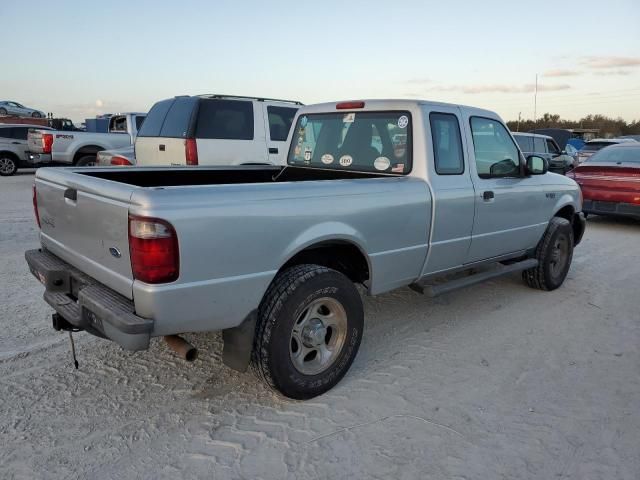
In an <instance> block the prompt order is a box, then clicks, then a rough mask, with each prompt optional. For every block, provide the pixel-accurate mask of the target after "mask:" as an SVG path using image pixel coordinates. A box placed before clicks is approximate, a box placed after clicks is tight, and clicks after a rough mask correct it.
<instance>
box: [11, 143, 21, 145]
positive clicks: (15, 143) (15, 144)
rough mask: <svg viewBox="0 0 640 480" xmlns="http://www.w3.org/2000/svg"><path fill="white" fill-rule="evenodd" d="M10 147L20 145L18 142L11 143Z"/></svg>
mask: <svg viewBox="0 0 640 480" xmlns="http://www.w3.org/2000/svg"><path fill="white" fill-rule="evenodd" d="M11 145H20V142H11Z"/></svg>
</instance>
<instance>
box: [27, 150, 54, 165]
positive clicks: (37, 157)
mask: <svg viewBox="0 0 640 480" xmlns="http://www.w3.org/2000/svg"><path fill="white" fill-rule="evenodd" d="M27 163H30V164H31V165H40V164H41V163H51V155H49V154H45V153H31V152H29V153H27Z"/></svg>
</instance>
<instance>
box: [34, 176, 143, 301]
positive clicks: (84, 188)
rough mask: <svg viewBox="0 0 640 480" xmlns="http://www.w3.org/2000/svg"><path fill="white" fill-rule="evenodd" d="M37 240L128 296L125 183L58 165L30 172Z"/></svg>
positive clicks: (127, 189) (130, 189) (128, 188)
mask: <svg viewBox="0 0 640 480" xmlns="http://www.w3.org/2000/svg"><path fill="white" fill-rule="evenodd" d="M35 184H36V195H37V201H38V213H39V216H40V224H41V235H40V241H41V243H42V245H43V246H44V247H46V248H47V250H49V251H51V252H52V253H54V254H55V255H57V256H59V257H60V258H62V259H63V260H65V261H66V262H68V263H70V264H71V265H73V266H74V267H76V268H77V269H79V270H80V271H82V272H83V273H86V274H87V275H89V276H91V277H93V278H94V279H96V280H98V281H99V282H100V283H102V284H104V285H106V286H108V287H110V288H112V289H113V290H115V291H117V292H118V293H120V294H121V295H124V296H125V297H127V298H129V299H131V298H132V292H131V288H132V285H133V275H132V272H131V262H130V259H129V237H128V221H129V220H128V218H129V199H130V197H131V194H132V192H133V189H134V188H136V187H133V186H131V185H126V184H122V183H116V182H110V181H107V180H102V179H99V178H92V177H88V176H85V175H82V174H78V173H74V172H73V171H69V170H66V169H65V170H62V169H55V170H54V169H42V170H39V171H38V173H37V175H36V181H35Z"/></svg>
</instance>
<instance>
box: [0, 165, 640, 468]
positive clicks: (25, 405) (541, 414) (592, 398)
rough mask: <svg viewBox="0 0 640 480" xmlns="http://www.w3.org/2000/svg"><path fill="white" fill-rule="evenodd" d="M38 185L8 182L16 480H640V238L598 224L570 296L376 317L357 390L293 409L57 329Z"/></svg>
mask: <svg viewBox="0 0 640 480" xmlns="http://www.w3.org/2000/svg"><path fill="white" fill-rule="evenodd" d="M32 181H33V175H32V174H30V173H22V174H20V175H17V176H15V177H11V178H0V212H1V213H0V275H1V276H0V305H1V308H2V312H3V315H2V318H1V319H0V325H1V327H2V328H1V329H0V399H1V403H0V412H1V415H0V477H1V478H3V479H5V478H6V479H11V478H24V479H33V478H65V479H66V478H100V479H105V478H150V479H159V478H171V479H176V478H216V479H218V478H247V479H254V478H263V479H285V478H291V479H297V478H322V479H324V478H326V479H340V478H349V479H359V478H384V479H413V478H421V479H426V478H429V479H431V478H433V479H449V478H455V479H482V480H489V479H499V478H505V479H506V478H508V479H513V478H536V479H545V480H549V479H562V478H571V479H580V480H581V479H607V480H612V479H638V478H640V413H639V412H640V379H639V375H640V355H639V353H638V345H639V341H640V309H638V306H637V301H638V296H639V295H640V249H639V248H638V245H639V244H640V243H639V241H638V240H639V239H640V223H638V222H632V221H623V220H612V219H605V218H598V217H594V218H593V219H589V222H588V226H587V233H586V236H585V239H584V241H583V243H582V244H581V245H580V246H579V247H578V249H577V250H576V253H575V257H574V263H573V266H572V268H571V271H570V273H569V277H568V279H567V281H566V283H565V285H564V286H563V287H562V288H561V289H559V290H557V291H555V292H551V293H544V292H539V291H535V290H531V289H529V288H527V287H526V286H525V285H524V284H523V283H522V282H521V281H520V278H519V276H518V275H514V276H512V277H507V278H503V279H500V280H497V281H493V282H489V283H487V284H484V285H481V286H479V287H473V288H469V289H466V290H462V291H458V292H454V293H451V294H448V295H445V296H443V297H440V298H438V299H435V300H433V299H429V298H426V297H423V296H420V295H418V294H416V293H414V292H412V291H410V290H409V289H402V290H398V291H396V292H393V293H390V294H387V295H383V296H380V297H377V298H367V299H366V304H365V310H366V330H365V335H364V340H363V344H362V347H361V349H360V353H359V355H358V357H357V359H356V361H355V363H354V365H353V367H352V368H351V370H350V372H349V373H348V374H347V376H346V377H345V379H344V380H343V381H342V382H341V383H340V384H339V385H338V386H337V387H336V388H335V389H333V390H332V391H331V392H329V393H328V394H326V395H323V396H321V397H318V398H316V399H314V400H312V401H308V402H295V401H289V400H286V399H284V398H282V397H279V396H278V395H276V394H274V393H272V392H271V391H269V390H268V389H267V388H265V387H263V386H262V385H261V384H260V383H258V381H257V380H256V379H255V378H254V377H253V376H252V375H251V374H250V373H247V374H239V373H236V372H233V371H231V370H229V369H227V368H226V367H224V366H223V365H222V364H221V361H220V353H221V346H222V344H221V341H220V337H219V336H218V335H217V334H210V335H197V336H196V335H191V336H188V337H187V338H188V339H189V340H191V341H192V342H193V343H194V344H195V345H196V346H198V347H199V348H200V357H199V359H198V360H196V361H195V362H194V363H192V364H187V363H185V362H183V361H181V360H179V359H177V358H176V357H175V356H174V355H173V354H172V353H171V352H170V351H169V350H168V349H167V348H166V347H165V345H163V344H162V343H160V342H159V341H156V342H154V343H153V344H152V347H151V349H150V350H149V351H147V352H139V353H133V354H132V353H127V352H124V351H122V350H121V349H119V348H118V347H117V346H116V345H114V344H112V343H109V342H107V341H104V340H100V339H97V338H93V337H90V336H89V335H87V334H77V335H76V339H77V342H76V345H77V349H78V355H79V361H80V369H79V370H78V371H75V370H74V369H73V367H72V365H71V359H70V353H69V342H68V338H67V336H66V334H61V333H57V332H55V331H54V330H53V329H52V328H51V327H50V314H51V311H50V309H49V308H48V307H47V305H46V304H45V303H44V301H43V300H42V293H43V289H42V287H41V286H40V285H39V284H38V282H37V281H36V280H35V279H33V278H32V277H31V276H30V274H29V273H28V271H27V268H26V264H25V262H24V259H23V252H24V250H26V249H28V248H33V247H35V246H36V245H37V244H38V240H37V230H36V227H35V223H34V220H33V214H32V208H31V192H30V186H31V183H32Z"/></svg>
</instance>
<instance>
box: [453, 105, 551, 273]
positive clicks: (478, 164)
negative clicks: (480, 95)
mask: <svg viewBox="0 0 640 480" xmlns="http://www.w3.org/2000/svg"><path fill="white" fill-rule="evenodd" d="M466 120H467V121H466V122H465V123H466V124H467V125H469V127H470V135H469V137H470V138H469V144H470V146H471V148H470V149H469V152H470V158H471V159H473V161H472V162H470V163H471V172H472V174H471V178H472V180H473V183H474V185H475V190H476V199H475V205H476V212H475V219H474V223H473V234H472V238H471V248H470V249H469V255H468V257H467V263H473V262H477V261H480V260H485V259H489V258H493V257H499V256H501V255H507V254H510V253H514V252H519V251H522V250H526V249H529V248H533V247H535V245H536V244H537V242H538V240H539V239H540V237H541V236H542V233H543V232H544V229H545V228H546V225H547V223H548V220H549V219H548V218H546V216H547V215H548V212H547V209H545V208H541V203H540V202H542V201H544V195H545V193H544V191H543V190H541V189H540V186H539V178H540V177H539V176H528V177H527V176H524V175H523V173H522V172H523V171H524V170H523V166H522V164H523V162H524V159H523V158H522V156H521V155H520V152H519V150H518V147H516V144H515V142H514V141H513V138H512V137H511V135H510V134H509V131H508V130H507V128H506V127H505V126H504V125H503V124H502V123H501V122H500V121H499V120H497V119H495V118H486V117H479V116H470V117H468V118H467V119H466Z"/></svg>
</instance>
